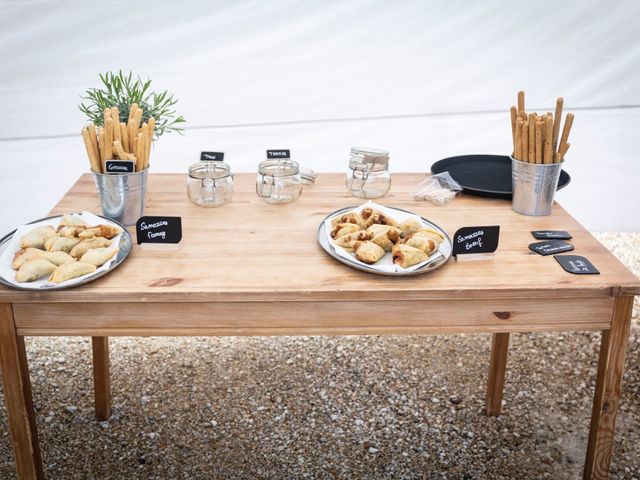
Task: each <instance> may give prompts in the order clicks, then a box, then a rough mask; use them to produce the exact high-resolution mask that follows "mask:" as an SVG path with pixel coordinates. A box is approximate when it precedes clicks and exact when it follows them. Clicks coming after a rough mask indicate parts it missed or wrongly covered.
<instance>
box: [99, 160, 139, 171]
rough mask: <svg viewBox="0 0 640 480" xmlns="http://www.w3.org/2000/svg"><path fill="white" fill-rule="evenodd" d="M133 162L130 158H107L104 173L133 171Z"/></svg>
mask: <svg viewBox="0 0 640 480" xmlns="http://www.w3.org/2000/svg"><path fill="white" fill-rule="evenodd" d="M134 171H135V163H134V162H133V161H131V160H107V161H106V162H105V166H104V173H133V172H134Z"/></svg>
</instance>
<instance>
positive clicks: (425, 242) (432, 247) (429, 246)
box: [404, 235, 438, 255]
mask: <svg viewBox="0 0 640 480" xmlns="http://www.w3.org/2000/svg"><path fill="white" fill-rule="evenodd" d="M404 244H405V245H409V246H411V247H414V248H417V249H418V250H422V251H423V252H424V253H426V254H427V255H431V254H432V253H433V252H435V251H436V250H437V249H438V242H436V241H435V240H434V239H433V238H429V237H421V236H419V235H413V236H411V237H410V238H408V239H407V240H405V242H404Z"/></svg>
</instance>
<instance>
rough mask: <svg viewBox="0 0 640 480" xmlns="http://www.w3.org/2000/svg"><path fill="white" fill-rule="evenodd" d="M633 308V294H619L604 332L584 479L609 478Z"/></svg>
mask: <svg viewBox="0 0 640 480" xmlns="http://www.w3.org/2000/svg"><path fill="white" fill-rule="evenodd" d="M632 309H633V297H617V298H616V300H615V303H614V306H613V317H612V319H611V330H605V331H603V332H602V340H601V342H600V360H599V362H598V373H597V376H596V390H595V395H594V398H593V411H592V413H591V428H590V429H589V444H588V445H587V458H586V460H585V464H584V475H583V478H584V479H590V480H591V479H606V478H609V464H610V463H611V453H612V451H613V434H614V430H615V425H616V417H617V416H618V406H619V404H620V393H621V383H622V373H623V371H624V358H625V355H626V353H627V344H628V342H629V329H630V327H631V312H632Z"/></svg>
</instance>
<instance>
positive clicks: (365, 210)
mask: <svg viewBox="0 0 640 480" xmlns="http://www.w3.org/2000/svg"><path fill="white" fill-rule="evenodd" d="M378 214H380V212H379V211H378V210H376V209H374V208H371V207H367V208H363V209H362V211H361V212H360V216H361V217H362V218H363V220H369V218H370V217H371V216H372V215H378Z"/></svg>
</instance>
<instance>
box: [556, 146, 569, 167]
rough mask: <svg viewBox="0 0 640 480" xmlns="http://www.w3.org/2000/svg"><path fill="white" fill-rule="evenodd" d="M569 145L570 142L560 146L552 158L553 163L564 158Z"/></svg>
mask: <svg viewBox="0 0 640 480" xmlns="http://www.w3.org/2000/svg"><path fill="white" fill-rule="evenodd" d="M570 146H571V144H570V143H565V144H563V145H561V146H560V150H558V151H557V152H556V156H555V158H554V162H555V163H559V162H561V161H563V160H564V156H565V155H566V154H567V150H569V147H570Z"/></svg>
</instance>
